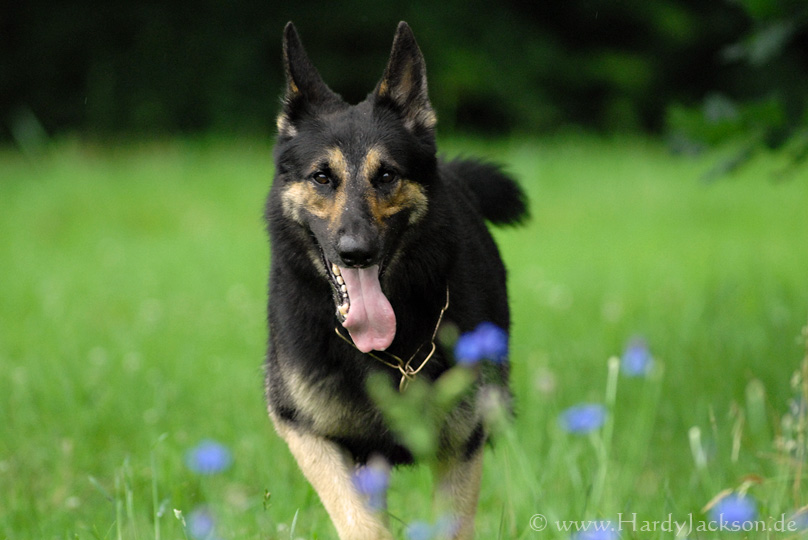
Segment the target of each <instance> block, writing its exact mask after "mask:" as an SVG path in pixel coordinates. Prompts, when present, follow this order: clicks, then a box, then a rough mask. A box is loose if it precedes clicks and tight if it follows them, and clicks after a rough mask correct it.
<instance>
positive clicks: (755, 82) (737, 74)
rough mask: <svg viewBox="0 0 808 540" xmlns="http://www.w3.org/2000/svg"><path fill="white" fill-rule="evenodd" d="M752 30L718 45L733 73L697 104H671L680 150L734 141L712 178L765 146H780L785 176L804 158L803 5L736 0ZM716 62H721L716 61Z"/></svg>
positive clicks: (807, 84)
mask: <svg viewBox="0 0 808 540" xmlns="http://www.w3.org/2000/svg"><path fill="white" fill-rule="evenodd" d="M738 4H740V5H741V6H742V7H743V8H744V10H745V11H746V14H747V16H748V19H749V23H750V24H749V26H750V30H748V31H747V32H746V34H745V35H744V36H742V37H740V39H739V40H737V41H735V42H734V43H732V44H730V45H727V46H725V47H724V48H723V51H722V53H721V59H722V61H723V64H724V66H723V69H724V70H725V71H727V70H728V71H729V72H731V73H733V75H732V77H731V78H730V79H728V80H727V81H726V82H725V83H724V84H722V85H721V87H722V88H723V91H721V92H718V91H717V89H715V90H714V91H712V92H710V93H708V94H707V95H706V97H705V98H704V102H703V104H702V105H701V107H693V106H682V105H672V106H671V107H669V109H668V114H667V124H668V129H669V131H670V132H671V134H672V137H673V140H674V144H675V145H676V146H677V147H678V148H680V149H684V150H686V149H690V150H693V149H698V147H699V146H700V145H708V146H717V145H734V147H735V150H734V151H733V152H732V153H731V155H730V156H729V157H727V158H725V159H722V160H720V161H719V162H718V163H717V164H716V166H715V167H714V168H713V169H712V170H711V171H710V172H708V173H707V174H706V175H705V179H707V180H713V179H716V178H720V177H723V176H725V175H726V174H727V173H731V172H733V171H735V170H736V169H737V168H739V167H740V166H742V165H745V164H746V163H748V162H749V160H750V159H751V157H752V156H754V155H755V154H756V153H758V152H760V151H761V150H763V149H771V150H780V149H785V150H786V152H787V155H788V158H789V160H788V163H787V164H786V165H785V166H783V167H781V168H779V169H778V170H776V171H773V172H774V174H775V177H777V178H782V177H785V176H787V174H788V173H793V172H794V170H795V168H796V167H798V166H799V165H800V164H801V163H802V162H803V161H804V160H805V159H806V158H808V94H807V93H806V91H805V89H806V88H808V75H806V73H805V70H804V69H803V68H802V66H803V65H804V64H805V61H806V56H805V36H806V34H808V8H806V6H805V4H804V3H803V2H799V1H794V0H743V1H740V2H738ZM717 67H718V66H717Z"/></svg>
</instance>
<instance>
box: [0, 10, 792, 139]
mask: <svg viewBox="0 0 808 540" xmlns="http://www.w3.org/2000/svg"><path fill="white" fill-rule="evenodd" d="M290 4H292V3H291V2H286V3H280V2H277V1H267V0H231V1H229V2H221V1H217V0H194V1H193V2H191V1H189V0H173V1H168V2H167V1H163V0H160V1H157V0H141V1H139V2H136V3H108V2H100V1H98V0H27V1H26V2H18V3H7V5H6V6H5V7H4V9H3V14H2V15H0V59H2V60H0V61H1V62H2V64H1V65H2V68H1V69H0V126H1V127H0V139H5V140H9V138H13V139H16V140H17V142H18V143H20V142H21V141H23V140H25V139H26V138H27V137H47V135H45V134H48V135H53V134H60V133H64V132H78V133H81V134H85V135H88V136H106V135H108V134H136V135H139V134H148V135H151V134H159V133H189V132H200V131H211V130H221V131H227V132H248V133H259V134H269V133H271V132H272V130H273V129H274V117H275V114H276V112H277V109H278V98H279V96H280V93H281V89H282V84H283V74H282V69H281V62H280V38H281V31H282V28H283V25H284V23H285V22H286V21H287V20H290V19H291V20H294V21H295V23H296V25H297V26H298V29H299V30H300V33H301V35H302V38H303V41H304V43H305V44H306V47H307V49H308V51H309V54H310V55H311V57H312V59H313V61H314V63H315V64H316V65H317V66H318V68H319V69H320V70H321V73H322V74H323V77H324V78H325V80H326V81H327V82H328V83H329V85H330V86H331V87H332V88H333V89H334V90H335V91H337V92H338V93H340V94H342V95H343V97H345V98H346V99H348V100H349V101H359V100H361V99H363V98H364V96H365V95H366V94H367V93H368V92H369V91H370V90H371V89H372V88H373V86H374V85H375V83H376V81H377V80H378V78H379V77H380V75H381V72H382V70H383V68H384V65H385V61H386V57H387V54H388V52H389V49H390V45H391V41H392V36H393V32H394V30H395V26H396V23H397V22H398V21H399V20H402V19H403V20H407V21H408V22H409V23H410V24H411V25H412V27H413V29H414V30H415V33H416V36H417V37H418V40H419V43H420V44H421V47H422V49H423V50H424V54H425V55H426V58H427V67H428V70H429V83H430V94H431V96H432V100H433V102H434V105H435V107H436V109H437V111H438V113H439V119H440V127H441V129H442V130H443V131H444V132H446V131H449V132H452V131H458V130H461V131H477V130H480V131H482V130H484V131H485V132H486V133H501V132H506V131H518V132H528V133H542V132H547V131H551V130H554V129H557V128H559V127H562V126H567V125H580V126H584V127H586V128H592V129H597V130H603V131H651V132H656V133H659V132H662V131H663V130H665V129H669V130H670V131H671V132H672V133H675V134H676V137H677V140H680V141H684V142H686V143H687V144H688V145H690V147H696V146H698V145H699V144H707V143H709V142H714V140H715V139H716V138H718V135H720V132H721V130H725V129H727V125H729V124H727V122H730V123H731V122H735V124H732V126H731V129H733V130H734V129H737V128H738V127H739V125H747V124H754V123H756V122H758V123H759V122H763V123H765V124H770V125H771V127H772V129H770V130H768V131H767V137H766V138H767V140H768V139H772V140H774V138H776V137H778V136H783V137H785V139H787V138H789V135H791V134H793V133H794V132H795V129H796V126H798V125H801V126H803V127H804V126H805V125H806V122H805V99H806V85H805V83H806V77H807V75H806V69H805V68H806V66H808V31H807V29H806V12H805V5H806V4H805V1H804V0H735V1H731V0H722V1H713V2H704V1H703V0H655V1H653V2H647V1H646V0H570V1H568V2H535V1H531V2H528V1H525V0H510V1H505V2H482V1H479V0H442V1H441V2H432V1H431V0H430V1H425V0H416V1H414V2H411V3H408V4H406V5H394V4H393V3H390V4H385V3H381V2H378V1H375V2H374V1H369V0H347V1H345V2H324V1H314V0H298V1H297V2H295V3H294V5H290ZM744 103H748V105H744ZM785 139H784V140H785Z"/></svg>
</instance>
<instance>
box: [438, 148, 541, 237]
mask: <svg viewBox="0 0 808 540" xmlns="http://www.w3.org/2000/svg"><path fill="white" fill-rule="evenodd" d="M445 166H446V168H447V169H448V170H449V171H450V174H451V175H452V176H454V177H455V178H456V179H457V181H458V182H460V183H461V184H463V185H464V186H465V187H466V188H468V191H469V192H470V194H471V196H472V197H473V199H474V202H475V203H476V206H477V208H478V209H479V210H480V213H481V214H482V216H483V217H484V218H485V219H486V220H488V221H490V222H491V223H493V224H494V225H519V224H521V223H523V222H524V221H525V220H526V219H527V218H528V217H529V212H528V207H527V196H526V195H525V192H524V191H522V188H521V187H519V184H517V183H516V180H514V179H513V178H511V177H510V176H508V175H507V174H505V173H504V172H503V171H502V169H500V168H499V167H497V166H496V165H492V164H490V163H483V162H480V161H475V160H469V159H456V160H454V161H450V162H448V163H446V165H445Z"/></svg>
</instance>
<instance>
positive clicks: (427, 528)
mask: <svg viewBox="0 0 808 540" xmlns="http://www.w3.org/2000/svg"><path fill="white" fill-rule="evenodd" d="M404 536H405V537H406V538H407V540H433V539H434V538H435V527H433V526H432V525H430V524H429V523H427V522H425V521H413V522H412V523H410V524H409V525H407V528H406V530H405V531H404Z"/></svg>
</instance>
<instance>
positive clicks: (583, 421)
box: [558, 403, 606, 435]
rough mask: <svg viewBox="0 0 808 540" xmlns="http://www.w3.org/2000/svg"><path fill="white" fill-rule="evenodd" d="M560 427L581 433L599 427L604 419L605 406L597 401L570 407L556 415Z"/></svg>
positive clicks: (570, 431)
mask: <svg viewBox="0 0 808 540" xmlns="http://www.w3.org/2000/svg"><path fill="white" fill-rule="evenodd" d="M558 421H559V424H561V427H562V429H564V431H567V432H569V433H575V434H578V435H583V434H585V433H589V432H590V431H594V430H596V429H598V428H600V427H601V426H602V425H603V423H604V422H605V421H606V407H604V406H603V405H601V404H599V403H583V404H581V405H575V406H573V407H570V408H568V409H566V410H564V411H562V413H561V414H560V415H559V416H558Z"/></svg>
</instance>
